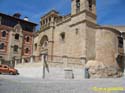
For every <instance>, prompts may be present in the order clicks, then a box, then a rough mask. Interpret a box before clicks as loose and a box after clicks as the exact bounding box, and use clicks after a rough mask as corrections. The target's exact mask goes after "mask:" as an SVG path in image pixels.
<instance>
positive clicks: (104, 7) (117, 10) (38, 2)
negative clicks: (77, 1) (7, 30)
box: [0, 0, 125, 29]
mask: <svg viewBox="0 0 125 93" xmlns="http://www.w3.org/2000/svg"><path fill="white" fill-rule="evenodd" d="M96 4H97V7H96V8H97V23H98V24H100V25H122V26H123V25H125V0H96ZM52 9H55V10H57V11H58V12H60V14H61V15H66V14H69V13H70V12H71V0H0V12H2V13H5V14H8V15H13V14H14V13H16V12H18V13H21V15H22V16H21V18H22V19H23V18H24V17H25V16H27V17H29V21H31V22H35V23H37V24H39V22H40V17H41V16H43V15H44V14H46V13H47V12H49V11H50V10H52ZM37 29H39V26H38V27H37Z"/></svg>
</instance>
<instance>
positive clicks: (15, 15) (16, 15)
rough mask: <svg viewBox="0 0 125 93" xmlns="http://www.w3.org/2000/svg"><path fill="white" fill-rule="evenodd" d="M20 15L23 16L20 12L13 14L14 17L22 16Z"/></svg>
mask: <svg viewBox="0 0 125 93" xmlns="http://www.w3.org/2000/svg"><path fill="white" fill-rule="evenodd" d="M20 16H21V14H20V13H15V14H13V17H15V18H20Z"/></svg>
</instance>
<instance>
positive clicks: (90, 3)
mask: <svg viewBox="0 0 125 93" xmlns="http://www.w3.org/2000/svg"><path fill="white" fill-rule="evenodd" d="M92 2H93V0H88V3H89V9H90V10H92Z"/></svg>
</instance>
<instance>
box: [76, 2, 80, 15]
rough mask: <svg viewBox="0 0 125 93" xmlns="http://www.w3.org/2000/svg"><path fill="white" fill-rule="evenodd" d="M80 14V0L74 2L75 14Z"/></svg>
mask: <svg viewBox="0 0 125 93" xmlns="http://www.w3.org/2000/svg"><path fill="white" fill-rule="evenodd" d="M78 12H80V0H76V13H78Z"/></svg>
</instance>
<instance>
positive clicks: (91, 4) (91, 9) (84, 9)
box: [71, 0, 96, 23]
mask: <svg viewBox="0 0 125 93" xmlns="http://www.w3.org/2000/svg"><path fill="white" fill-rule="evenodd" d="M81 13H85V15H86V16H88V15H89V16H90V17H91V18H92V19H93V21H95V23H96V0H72V12H71V15H72V16H75V15H78V14H81Z"/></svg>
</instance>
